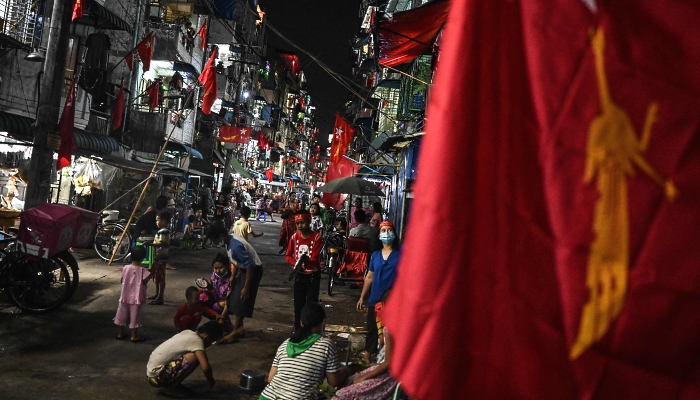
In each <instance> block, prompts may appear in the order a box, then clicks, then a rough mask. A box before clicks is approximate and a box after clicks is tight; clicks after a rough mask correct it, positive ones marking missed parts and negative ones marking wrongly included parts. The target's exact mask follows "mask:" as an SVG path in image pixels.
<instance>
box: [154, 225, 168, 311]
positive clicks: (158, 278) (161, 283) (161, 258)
mask: <svg viewBox="0 0 700 400" xmlns="http://www.w3.org/2000/svg"><path fill="white" fill-rule="evenodd" d="M170 218H171V216H170V213H169V212H167V211H163V212H161V213H160V214H158V215H157V216H156V225H158V233H156V237H155V238H154V240H153V243H152V244H151V246H152V247H154V248H155V249H154V251H155V253H156V254H155V257H154V258H155V260H154V265H153V282H155V284H156V294H155V295H154V296H153V297H149V299H152V300H153V301H152V302H150V304H152V305H162V304H163V295H164V294H165V268H166V266H167V265H168V259H169V257H168V248H169V247H170V230H169V229H168V228H167V226H168V224H170Z"/></svg>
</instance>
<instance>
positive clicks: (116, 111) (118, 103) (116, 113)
mask: <svg viewBox="0 0 700 400" xmlns="http://www.w3.org/2000/svg"><path fill="white" fill-rule="evenodd" d="M123 116H124V78H122V84H121V86H120V87H119V93H118V94H117V98H116V99H115V100H114V107H112V129H117V128H119V127H120V126H121V125H122V117H123Z"/></svg>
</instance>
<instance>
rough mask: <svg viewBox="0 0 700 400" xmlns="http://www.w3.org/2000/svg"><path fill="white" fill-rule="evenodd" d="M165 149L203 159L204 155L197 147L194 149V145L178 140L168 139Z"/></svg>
mask: <svg viewBox="0 0 700 400" xmlns="http://www.w3.org/2000/svg"><path fill="white" fill-rule="evenodd" d="M165 151H169V152H172V153H187V154H189V155H191V156H192V157H195V158H199V159H203V158H204V157H203V156H202V153H200V152H199V151H197V149H193V148H192V147H190V146H188V145H186V144H182V143H178V142H173V141H168V145H167V146H165Z"/></svg>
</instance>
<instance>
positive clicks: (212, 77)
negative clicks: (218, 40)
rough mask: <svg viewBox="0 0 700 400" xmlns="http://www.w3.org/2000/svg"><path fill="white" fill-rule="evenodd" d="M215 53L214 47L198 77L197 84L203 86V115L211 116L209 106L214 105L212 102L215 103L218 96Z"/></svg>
mask: <svg viewBox="0 0 700 400" xmlns="http://www.w3.org/2000/svg"><path fill="white" fill-rule="evenodd" d="M216 51H217V48H216V47H214V49H213V50H212V52H211V56H210V57H209V60H208V61H207V63H206V64H205V65H204V68H203V69H202V75H200V76H199V83H201V84H202V85H203V86H204V96H202V112H203V113H205V114H211V106H212V105H214V101H216V97H217V95H218V89H217V87H216V66H215V64H214V61H215V60H216Z"/></svg>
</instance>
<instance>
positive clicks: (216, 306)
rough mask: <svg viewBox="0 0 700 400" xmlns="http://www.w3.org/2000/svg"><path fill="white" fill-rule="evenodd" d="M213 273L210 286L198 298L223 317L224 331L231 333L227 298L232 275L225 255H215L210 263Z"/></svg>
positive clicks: (229, 293) (227, 257)
mask: <svg viewBox="0 0 700 400" xmlns="http://www.w3.org/2000/svg"><path fill="white" fill-rule="evenodd" d="M211 265H212V268H213V269H214V272H213V273H212V274H211V284H207V288H206V289H204V290H203V291H200V294H199V298H200V300H201V301H203V302H204V304H205V305H206V306H208V307H210V308H211V309H213V310H214V311H216V312H217V313H219V314H220V315H221V316H222V317H223V324H224V331H225V332H227V333H228V332H231V331H232V330H233V323H232V322H231V319H230V318H229V316H228V314H229V312H228V310H229V307H228V298H229V296H230V295H231V290H232V282H233V275H232V274H231V261H230V260H229V256H228V254H226V253H217V254H216V255H215V256H214V259H213V260H212V262H211Z"/></svg>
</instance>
